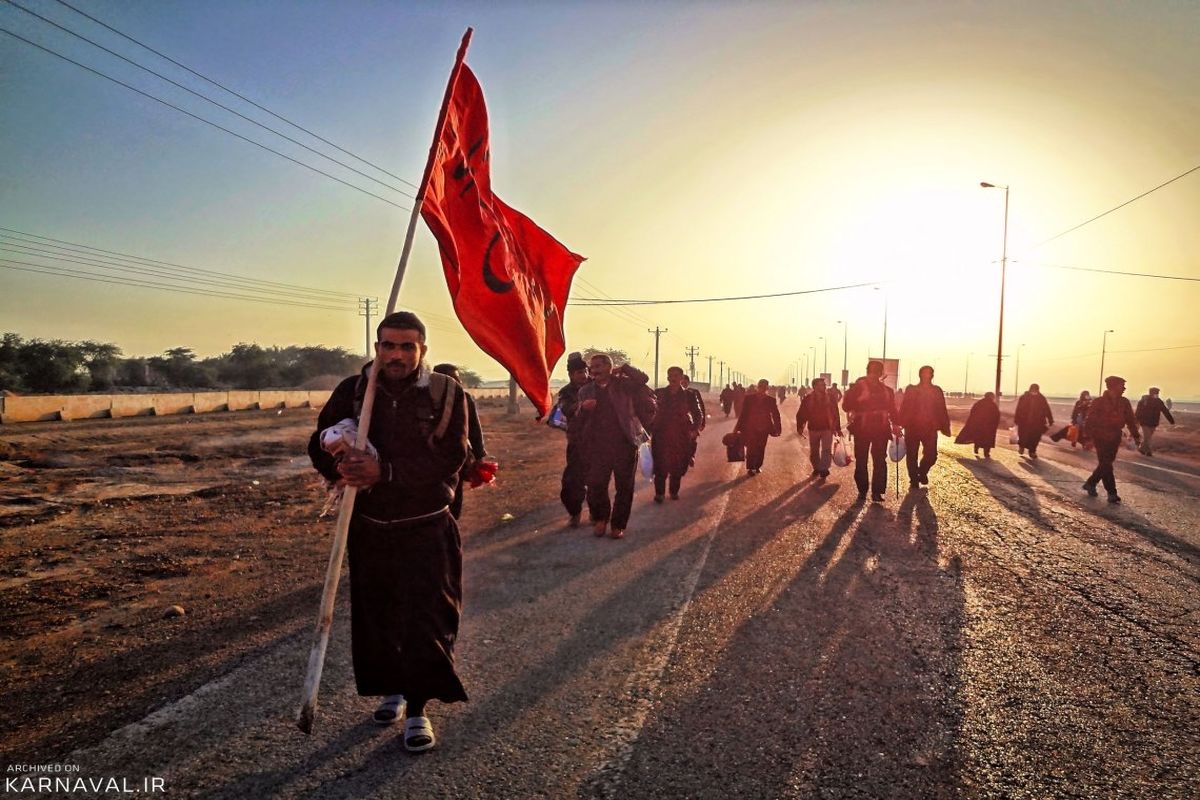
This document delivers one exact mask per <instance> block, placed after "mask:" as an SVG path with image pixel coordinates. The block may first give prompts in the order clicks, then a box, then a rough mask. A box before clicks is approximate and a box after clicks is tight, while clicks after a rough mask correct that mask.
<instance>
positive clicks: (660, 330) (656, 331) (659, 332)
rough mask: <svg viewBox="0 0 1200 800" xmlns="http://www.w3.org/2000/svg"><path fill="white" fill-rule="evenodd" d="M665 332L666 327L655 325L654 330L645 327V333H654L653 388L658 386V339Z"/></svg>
mask: <svg viewBox="0 0 1200 800" xmlns="http://www.w3.org/2000/svg"><path fill="white" fill-rule="evenodd" d="M666 332H667V329H666V328H659V327H658V326H655V328H654V330H650V329H649V328H647V329H646V333H653V334H654V388H655V389H657V388H658V340H659V339H660V338H661V337H662V335H663V334H664V333H666Z"/></svg>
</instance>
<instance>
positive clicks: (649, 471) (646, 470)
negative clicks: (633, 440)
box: [638, 442, 654, 478]
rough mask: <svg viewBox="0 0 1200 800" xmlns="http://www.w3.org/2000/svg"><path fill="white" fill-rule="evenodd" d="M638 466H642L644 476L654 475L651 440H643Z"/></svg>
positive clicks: (639, 450) (639, 449) (651, 476)
mask: <svg viewBox="0 0 1200 800" xmlns="http://www.w3.org/2000/svg"><path fill="white" fill-rule="evenodd" d="M638 466H640V467H641V468H642V477H643V478H653V477H654V454H653V453H651V452H650V443H649V442H643V443H642V444H641V446H640V447H638Z"/></svg>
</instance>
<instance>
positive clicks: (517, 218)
mask: <svg viewBox="0 0 1200 800" xmlns="http://www.w3.org/2000/svg"><path fill="white" fill-rule="evenodd" d="M444 117H445V119H444V123H443V125H442V128H441V131H440V135H439V136H438V139H437V141H436V142H435V145H434V152H433V154H432V160H431V169H430V171H429V179H428V183H427V184H426V190H425V195H424V201H423V203H422V205H421V216H422V217H423V218H424V219H425V223H426V224H427V225H428V226H429V230H430V231H431V232H432V233H433V235H434V237H435V238H436V239H437V241H438V245H439V248H440V250H441V256H442V268H443V270H444V272H445V274H446V285H447V286H448V287H449V289H450V296H451V298H452V299H453V301H454V310H455V312H456V313H457V314H458V318H459V320H460V321H461V322H462V324H463V327H464V328H465V329H466V331H467V333H468V334H470V336H471V338H472V339H473V340H474V341H475V343H476V344H477V345H479V347H480V348H481V349H482V350H483V351H484V352H486V353H487V354H488V355H490V356H492V357H493V358H495V359H496V360H497V361H499V362H500V363H501V364H503V365H504V366H505V367H507V368H508V370H509V372H511V373H512V375H513V377H515V378H516V381H517V383H518V384H519V385H520V386H521V388H522V389H523V390H524V391H525V393H526V394H527V395H528V396H529V399H530V400H532V401H533V404H534V405H535V406H536V407H537V409H538V415H539V416H543V415H545V414H546V413H547V412H548V411H549V410H550V405H551V402H550V373H551V372H552V371H553V369H554V365H555V364H556V363H557V362H558V359H559V358H560V357H561V356H562V354H563V352H564V351H565V350H566V343H565V341H564V334H563V310H564V309H565V308H566V304H567V295H568V294H569V292H570V288H571V279H572V277H573V276H574V275H575V270H576V269H578V268H579V264H580V263H581V262H582V261H583V258H582V256H578V255H576V254H575V253H572V252H571V251H570V250H568V249H567V248H566V247H564V246H563V245H562V244H561V243H560V242H559V241H558V240H556V239H555V238H554V237H553V236H551V235H550V234H549V233H547V232H546V231H544V230H542V229H541V228H539V227H538V226H537V225H536V224H535V223H534V222H533V221H532V220H531V219H529V218H528V217H526V216H525V215H524V214H522V213H521V212H519V211H517V210H516V209H513V208H511V207H510V206H508V205H507V204H505V203H504V202H503V201H502V200H501V199H500V198H499V197H497V196H496V195H495V194H493V193H492V185H491V168H490V163H489V159H490V151H489V144H488V120H487V108H486V107H485V105H484V102H483V91H482V89H480V86H479V82H478V81H477V80H476V78H475V75H474V73H472V72H471V70H470V68H469V67H467V65H466V64H461V65H460V67H459V70H458V72H457V78H456V79H455V81H454V85H453V86H452V87H451V90H450V93H449V96H448V99H447V103H446V107H445V110H444Z"/></svg>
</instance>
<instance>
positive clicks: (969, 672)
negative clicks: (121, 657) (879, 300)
mask: <svg viewBox="0 0 1200 800" xmlns="http://www.w3.org/2000/svg"><path fill="white" fill-rule="evenodd" d="M794 403H795V401H794V399H793V400H791V401H789V403H788V404H787V405H785V407H784V418H785V420H786V419H787V418H788V417H789V416H790V414H789V411H790V412H791V413H792V414H794V410H795V409H794ZM731 424H732V423H731V421H725V420H723V419H722V420H716V419H714V420H713V422H712V423H711V424H710V427H709V429H708V431H707V432H706V433H705V435H704V437H703V439H702V447H701V451H700V455H699V457H698V463H699V466H698V467H697V468H696V469H694V470H693V471H692V472H691V473H690V474H689V475H688V476H687V478H686V479H685V482H684V491H683V497H682V499H681V500H679V501H677V502H671V501H668V502H667V503H666V504H664V505H661V506H658V505H655V504H653V503H652V502H650V500H651V495H652V492H651V490H650V488H649V485H648V482H646V481H643V480H642V479H640V478H639V484H638V486H639V489H638V496H637V501H636V503H635V506H634V514H633V520H632V522H631V525H630V528H629V533H628V537H627V538H626V539H625V540H623V541H614V540H610V539H596V538H594V537H593V536H592V534H591V531H590V528H587V527H584V528H580V529H578V530H568V529H566V528H565V526H564V524H563V523H564V522H565V515H564V514H563V512H562V511H561V509H560V508H558V507H556V506H555V507H547V508H545V509H543V510H541V511H539V512H538V513H535V514H533V515H531V516H529V517H527V518H525V519H526V520H527V523H526V522H523V523H522V525H521V526H519V527H514V526H508V527H501V528H499V529H497V530H495V531H493V532H491V533H488V534H486V535H475V536H472V535H470V532H467V536H466V549H467V558H466V611H465V617H464V625H463V630H462V633H461V636H460V640H459V647H458V658H459V662H460V667H461V672H462V675H463V678H464V682H465V683H466V685H467V688H468V692H469V693H470V695H471V702H469V703H466V704H459V705H457V706H440V705H436V704H434V705H432V706H431V707H430V715H431V717H432V718H433V720H434V725H435V727H436V729H437V733H438V736H439V740H440V741H439V745H438V747H437V748H436V749H435V750H434V751H432V752H430V753H428V754H425V755H421V756H412V755H409V754H407V753H405V752H404V750H403V747H402V745H401V743H400V740H399V737H398V730H397V729H389V728H380V727H378V726H376V725H374V724H372V723H371V721H370V719H369V716H370V712H371V711H372V710H373V708H374V702H373V701H371V700H369V699H365V698H359V697H357V696H356V695H355V694H354V690H353V683H352V678H351V674H350V667H349V628H348V625H347V618H348V608H347V604H346V603H345V602H344V600H343V602H341V603H340V604H339V607H338V611H337V620H338V622H337V625H336V626H335V631H334V636H333V641H332V644H331V646H330V651H329V658H328V662H327V666H326V670H325V677H324V682H323V685H322V693H321V703H320V707H319V713H318V717H317V725H316V731H315V732H314V734H313V735H312V736H304V735H303V734H301V733H300V732H299V731H298V730H297V729H296V728H295V726H294V725H293V722H292V717H293V714H294V711H295V708H296V705H297V702H298V699H299V694H300V686H301V683H302V679H303V672H304V665H305V661H306V658H307V653H308V646H309V638H310V632H309V630H308V629H307V627H306V628H305V629H303V630H285V631H280V632H279V635H278V636H277V638H276V639H275V640H274V641H273V642H271V643H270V644H269V645H267V646H265V647H263V648H261V650H259V651H258V652H257V653H255V654H254V656H253V657H251V658H248V659H247V660H245V661H244V662H243V663H242V664H241V665H240V666H238V667H237V668H236V669H234V670H233V671H232V672H229V673H228V674H226V675H224V676H223V677H221V678H220V679H218V680H216V681H214V682H213V683H210V684H208V685H206V686H204V687H203V688H201V689H200V690H199V691H197V692H195V693H194V694H192V695H190V696H188V697H186V698H184V699H183V700H181V701H179V702H176V703H174V704H172V705H170V706H167V707H165V708H163V709H160V710H159V711H157V712H155V713H154V714H152V715H151V716H149V717H147V718H146V719H144V720H142V721H141V722H138V723H136V724H134V725H131V726H128V727H125V728H122V729H120V730H117V731H115V732H113V733H112V734H111V735H110V736H108V738H107V739H105V740H104V741H103V742H101V743H100V744H99V745H97V746H95V747H93V748H89V749H87V750H84V751H80V752H77V753H74V754H72V755H71V756H70V757H69V758H68V759H66V760H65V763H68V764H72V765H78V767H79V773H78V774H79V775H81V776H95V777H100V776H125V777H128V778H130V780H131V781H135V782H137V783H139V784H140V782H141V780H142V779H143V778H144V777H147V776H156V777H161V778H163V779H164V781H165V785H166V789H167V792H168V793H169V796H171V797H229V798H244V797H303V798H360V797H379V798H385V797H412V798H452V797H453V798H472V797H480V798H485V797H486V798H493V797H494V798H526V797H547V798H572V797H578V798H618V797H619V798H641V797H647V798H676V797H687V798H707V797H711V798H731V797H736V798H775V797H795V798H860V797H861V798H865V797H885V798H926V797H935V798H936V797H979V798H1059V797H1062V798H1067V797H1071V798H1074V797H1096V798H1110V797H1114V798H1115V797H1120V798H1154V799H1155V800H1168V799H1169V798H1191V797H1195V796H1196V786H1197V785H1200V592H1198V591H1197V589H1198V583H1200V580H1198V579H1200V524H1198V522H1200V519H1198V517H1200V500H1198V497H1200V491H1198V489H1200V477H1198V476H1197V475H1196V474H1195V470H1194V469H1193V468H1190V467H1188V466H1186V465H1182V464H1176V465H1174V466H1173V465H1172V464H1170V463H1159V462H1155V463H1154V464H1153V466H1145V465H1139V464H1135V463H1133V461H1132V460H1131V459H1129V458H1128V456H1129V455H1130V454H1128V453H1125V452H1123V453H1122V458H1123V461H1122V462H1119V470H1118V477H1119V480H1120V481H1121V494H1122V496H1123V497H1124V498H1125V501H1126V504H1125V505H1124V506H1123V507H1120V508H1114V507H1110V506H1108V505H1107V504H1106V503H1105V502H1104V498H1103V496H1101V497H1100V498H1099V499H1089V498H1087V497H1086V496H1085V495H1084V494H1083V493H1082V492H1081V491H1080V490H1079V485H1080V484H1081V483H1082V481H1083V478H1084V476H1085V475H1086V473H1087V472H1088V471H1089V470H1090V468H1091V467H1090V462H1089V460H1088V457H1085V456H1083V455H1081V454H1079V453H1071V452H1069V451H1063V450H1061V449H1057V448H1053V447H1052V446H1049V445H1047V446H1046V447H1044V448H1043V452H1042V455H1043V458H1042V459H1041V460H1040V461H1038V462H1036V463H1033V462H1029V461H1028V460H1024V459H1020V458H1018V456H1017V454H1016V452H1015V451H1014V450H1012V449H1009V448H1006V447H1002V448H999V449H998V450H996V451H994V453H993V455H994V458H993V460H992V461H990V462H987V461H980V460H976V459H974V458H973V457H972V456H971V454H970V448H969V447H956V446H954V445H952V444H948V443H946V442H945V441H943V443H942V449H941V459H940V461H939V462H938V465H937V466H936V467H935V469H934V471H933V474H932V486H931V487H930V488H929V489H928V490H921V491H917V492H914V493H906V492H905V491H904V489H905V488H906V487H904V486H902V487H901V492H900V494H899V496H897V495H896V493H895V489H894V486H893V485H891V483H890V484H889V488H888V496H887V501H886V502H885V503H883V504H871V503H866V504H862V503H859V502H856V492H855V489H854V485H853V480H852V477H851V474H850V472H849V470H836V469H835V471H834V474H833V476H832V477H831V479H830V480H829V481H828V482H827V483H826V484H825V485H823V486H820V485H815V484H813V483H811V482H809V481H808V480H807V478H808V474H809V466H808V464H807V459H806V457H805V456H804V455H803V453H802V447H805V446H806V445H807V442H806V440H800V439H797V438H796V437H795V434H794V432H788V433H785V435H784V437H782V438H779V439H772V440H771V443H770V445H769V447H768V451H767V460H766V466H765V469H764V471H763V473H762V474H761V475H759V476H757V477H747V476H746V475H745V473H744V472H743V471H740V470H739V469H738V466H737V465H731V464H726V463H724V460H723V457H722V456H723V448H721V447H720V443H719V439H720V436H721V435H722V434H723V433H724V432H725V431H726V430H727V429H728V428H729V427H730V426H731ZM1142 461H1144V459H1142ZM894 476H895V473H894V471H893V472H892V475H891V477H892V478H893V479H894ZM905 483H907V481H906V480H905ZM468 500H469V497H468ZM314 611H315V610H314ZM74 796H78V795H74Z"/></svg>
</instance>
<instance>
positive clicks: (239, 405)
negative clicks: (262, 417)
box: [227, 391, 258, 411]
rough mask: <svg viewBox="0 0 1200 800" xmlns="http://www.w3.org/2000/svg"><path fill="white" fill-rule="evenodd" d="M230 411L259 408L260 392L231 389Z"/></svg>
mask: <svg viewBox="0 0 1200 800" xmlns="http://www.w3.org/2000/svg"><path fill="white" fill-rule="evenodd" d="M228 395H229V400H228V401H227V402H228V403H229V410H230V411H247V410H249V409H252V408H258V392H247V391H231V392H229V393H228Z"/></svg>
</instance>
